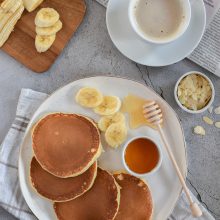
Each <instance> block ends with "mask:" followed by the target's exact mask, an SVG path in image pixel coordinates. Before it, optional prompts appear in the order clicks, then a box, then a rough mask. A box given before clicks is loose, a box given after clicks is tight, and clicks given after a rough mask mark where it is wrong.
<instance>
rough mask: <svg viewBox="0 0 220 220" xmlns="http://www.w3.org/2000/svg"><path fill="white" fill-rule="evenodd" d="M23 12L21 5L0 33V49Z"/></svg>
mask: <svg viewBox="0 0 220 220" xmlns="http://www.w3.org/2000/svg"><path fill="white" fill-rule="evenodd" d="M23 11H24V6H23V5H21V6H20V7H19V8H18V10H17V11H16V12H15V13H14V14H13V16H12V17H11V18H10V19H9V20H8V21H7V23H6V24H5V26H4V27H3V28H2V30H1V31H0V47H2V46H3V44H4V43H5V42H6V41H7V39H8V38H9V36H10V34H11V32H12V31H13V29H14V26H15V25H16V23H17V21H18V20H19V19H20V17H21V15H22V13H23Z"/></svg>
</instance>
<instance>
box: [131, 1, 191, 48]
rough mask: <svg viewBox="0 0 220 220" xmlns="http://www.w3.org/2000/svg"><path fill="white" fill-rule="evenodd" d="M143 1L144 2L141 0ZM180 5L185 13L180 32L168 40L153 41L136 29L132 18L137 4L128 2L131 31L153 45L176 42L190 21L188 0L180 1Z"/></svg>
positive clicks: (136, 25) (136, 26) (134, 20)
mask: <svg viewBox="0 0 220 220" xmlns="http://www.w3.org/2000/svg"><path fill="white" fill-rule="evenodd" d="M142 1H144V0H142ZM180 2H181V4H182V7H183V8H184V11H185V13H186V14H185V18H186V19H185V21H184V23H183V24H182V27H181V29H180V30H178V32H177V33H176V34H175V35H174V36H172V37H170V38H169V39H166V40H163V39H161V40H154V39H152V38H150V37H147V36H146V35H145V34H144V33H143V32H142V31H141V30H140V29H139V28H138V24H137V22H136V18H135V16H134V13H133V11H134V6H135V4H136V3H137V0H129V6H128V17H129V21H130V24H131V26H132V28H133V30H134V31H135V32H136V34H137V35H138V36H139V37H140V38H142V39H143V40H145V41H147V42H148V43H153V44H158V45H159V44H166V43H171V42H173V41H175V40H177V39H178V38H180V37H181V36H182V35H183V34H184V33H185V31H186V30H187V28H188V26H189V23H190V20H191V4H190V1H189V0H182V1H180Z"/></svg>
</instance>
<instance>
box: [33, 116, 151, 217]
mask: <svg viewBox="0 0 220 220" xmlns="http://www.w3.org/2000/svg"><path fill="white" fill-rule="evenodd" d="M32 145H33V151H34V157H33V158H32V161H31V165H30V176H31V182H32V185H33V187H34V188H35V190H36V191H37V192H38V193H39V194H40V195H42V196H43V197H45V198H47V199H49V200H51V201H53V202H54V210H55V213H56V215H57V218H58V219H59V220H79V219H80V220H113V219H117V220H125V219H126V220H129V219H140V220H142V219H143V220H148V219H151V216H152V210H153V204H152V198H151V194H150V190H149V188H148V186H147V185H146V183H144V182H143V181H142V180H140V179H138V178H136V177H134V176H131V175H129V174H123V173H120V174H115V175H111V174H110V173H108V172H107V171H105V170H102V169H101V168H98V166H97V159H98V157H99V156H100V155H101V152H102V145H101V140H100V133H99V130H98V128H97V125H96V124H95V122H93V121H92V120H91V119H89V118H87V117H84V116H82V115H77V114H63V113H53V114H50V115H47V116H45V117H44V118H42V119H40V120H39V122H38V123H37V124H36V125H35V127H34V129H33V133H32Z"/></svg>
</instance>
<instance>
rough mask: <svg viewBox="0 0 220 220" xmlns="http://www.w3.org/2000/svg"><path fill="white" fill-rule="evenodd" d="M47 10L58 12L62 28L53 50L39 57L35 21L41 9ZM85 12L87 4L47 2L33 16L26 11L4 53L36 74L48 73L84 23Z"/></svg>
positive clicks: (81, 0)
mask: <svg viewBox="0 0 220 220" xmlns="http://www.w3.org/2000/svg"><path fill="white" fill-rule="evenodd" d="M0 2H1V0H0ZM44 7H51V8H54V9H56V10H57V11H58V12H59V14H60V20H61V21H62V22H63V28H62V30H61V31H60V32H58V33H57V37H56V40H55V42H54V44H53V46H52V47H51V48H50V49H49V50H48V51H47V52H45V53H38V52H37V51H36V49H35V36H36V33H35V24H34V19H35V16H36V13H37V12H38V11H39V9H40V8H44ZM85 12H86V4H85V2H84V0H45V1H44V2H43V3H42V4H41V5H40V7H38V8H37V9H36V10H35V11H33V12H31V13H28V12H27V11H26V10H25V12H24V13H23V15H22V18H21V19H20V20H19V21H18V23H17V24H16V27H15V29H14V32H13V33H12V34H11V35H10V37H9V39H8V40H7V42H6V43H5V44H4V45H3V47H2V50H4V51H5V52H6V53H8V54H9V55H10V56H12V57H14V58H15V59H16V60H17V61H19V62H21V63H22V64H24V65H25V66H26V67H28V68H30V69H31V70H33V71H34V72H37V73H42V72H45V71H46V70H48V69H49V68H50V67H51V65H52V64H53V63H54V61H55V60H56V58H57V57H58V56H59V54H60V53H61V52H62V50H63V48H64V47H65V46H66V44H67V43H68V41H69V40H70V38H71V37H72V35H73V34H74V32H75V31H76V29H77V28H78V26H79V25H80V23H81V22H82V20H83V17H84V15H85Z"/></svg>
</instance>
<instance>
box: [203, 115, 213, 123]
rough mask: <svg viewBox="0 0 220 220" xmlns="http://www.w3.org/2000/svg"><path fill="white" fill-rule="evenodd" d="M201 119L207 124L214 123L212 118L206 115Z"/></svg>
mask: <svg viewBox="0 0 220 220" xmlns="http://www.w3.org/2000/svg"><path fill="white" fill-rule="evenodd" d="M202 119H203V121H204V122H205V123H207V124H209V125H213V123H214V122H213V120H212V119H211V118H209V117H207V116H204V117H203V118H202Z"/></svg>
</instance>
